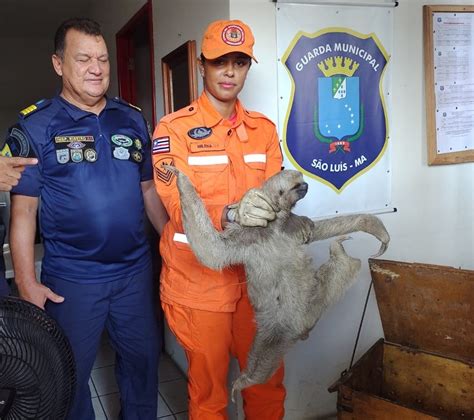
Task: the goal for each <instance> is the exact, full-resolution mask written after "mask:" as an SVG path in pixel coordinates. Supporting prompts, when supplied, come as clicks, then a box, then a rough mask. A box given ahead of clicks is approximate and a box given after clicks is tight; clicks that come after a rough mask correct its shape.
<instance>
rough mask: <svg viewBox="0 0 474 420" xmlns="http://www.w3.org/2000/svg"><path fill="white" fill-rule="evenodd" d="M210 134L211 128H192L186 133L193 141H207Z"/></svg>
mask: <svg viewBox="0 0 474 420" xmlns="http://www.w3.org/2000/svg"><path fill="white" fill-rule="evenodd" d="M211 134H212V128H208V127H194V128H191V130H189V131H188V136H189V137H191V138H192V139H195V140H203V139H207V138H208V137H209V136H210V135H211Z"/></svg>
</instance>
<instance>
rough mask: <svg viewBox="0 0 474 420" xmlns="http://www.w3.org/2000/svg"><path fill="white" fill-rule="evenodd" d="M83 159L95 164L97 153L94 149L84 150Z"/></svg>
mask: <svg viewBox="0 0 474 420" xmlns="http://www.w3.org/2000/svg"><path fill="white" fill-rule="evenodd" d="M84 159H85V160H87V162H95V161H96V160H97V152H96V151H95V150H94V149H85V150H84Z"/></svg>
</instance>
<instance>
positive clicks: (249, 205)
mask: <svg viewBox="0 0 474 420" xmlns="http://www.w3.org/2000/svg"><path fill="white" fill-rule="evenodd" d="M228 209H229V210H228V212H227V219H228V220H229V221H230V222H233V221H235V222H237V223H238V224H240V225H241V226H249V227H254V226H261V227H265V226H267V224H268V222H269V221H271V220H274V219H275V217H276V213H275V210H274V208H273V207H272V205H271V201H270V199H269V198H268V197H267V196H266V195H265V194H264V193H263V192H262V190H260V189H257V188H252V189H251V190H248V191H247V192H246V193H245V195H244V196H243V197H242V199H241V200H240V201H239V202H238V203H235V204H231V205H229V206H228Z"/></svg>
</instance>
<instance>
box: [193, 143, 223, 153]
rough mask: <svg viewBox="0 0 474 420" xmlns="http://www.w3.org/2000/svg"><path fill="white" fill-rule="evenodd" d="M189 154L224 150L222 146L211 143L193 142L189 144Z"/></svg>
mask: <svg viewBox="0 0 474 420" xmlns="http://www.w3.org/2000/svg"><path fill="white" fill-rule="evenodd" d="M189 148H190V150H191V152H193V153H196V152H214V151H217V150H224V146H223V145H222V144H219V143H217V142H212V141H199V142H197V141H193V142H190V143H189Z"/></svg>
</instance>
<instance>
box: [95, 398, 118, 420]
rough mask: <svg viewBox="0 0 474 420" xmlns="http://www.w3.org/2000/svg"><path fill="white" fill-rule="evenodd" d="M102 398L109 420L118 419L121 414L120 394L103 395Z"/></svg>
mask: <svg viewBox="0 0 474 420" xmlns="http://www.w3.org/2000/svg"><path fill="white" fill-rule="evenodd" d="M99 398H100V401H101V402H102V406H103V407H104V411H105V414H106V415H107V418H108V419H109V420H115V419H118V417H119V414H120V394H119V393H118V392H116V393H114V394H109V395H103V396H101V397H99Z"/></svg>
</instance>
